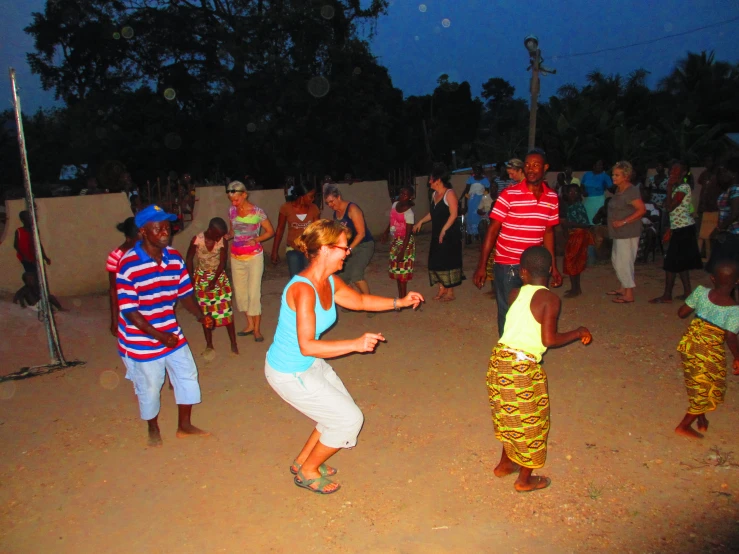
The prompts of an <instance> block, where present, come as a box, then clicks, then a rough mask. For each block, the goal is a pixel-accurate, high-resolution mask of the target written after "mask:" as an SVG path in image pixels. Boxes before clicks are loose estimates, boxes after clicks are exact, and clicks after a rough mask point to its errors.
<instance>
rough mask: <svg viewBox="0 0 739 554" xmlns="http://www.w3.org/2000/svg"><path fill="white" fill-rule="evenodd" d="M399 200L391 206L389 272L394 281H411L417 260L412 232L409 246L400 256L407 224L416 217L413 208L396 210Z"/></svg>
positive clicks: (412, 221) (411, 222) (411, 223)
mask: <svg viewBox="0 0 739 554" xmlns="http://www.w3.org/2000/svg"><path fill="white" fill-rule="evenodd" d="M397 205H398V203H397V202H395V203H394V204H393V207H392V208H390V264H389V267H388V274H389V275H390V278H391V279H393V280H394V281H410V280H411V279H413V266H414V264H415V261H416V241H415V238H414V237H413V235H412V234H411V236H410V238H409V239H408V246H407V247H406V249H405V251H404V252H403V256H402V257H401V256H400V249H401V248H402V247H403V243H404V242H405V236H406V232H407V227H406V225H409V224H410V225H413V223H414V222H415V218H414V215H413V210H412V209H410V208H408V209H407V210H406V211H404V212H398V211H397V210H396V206H397Z"/></svg>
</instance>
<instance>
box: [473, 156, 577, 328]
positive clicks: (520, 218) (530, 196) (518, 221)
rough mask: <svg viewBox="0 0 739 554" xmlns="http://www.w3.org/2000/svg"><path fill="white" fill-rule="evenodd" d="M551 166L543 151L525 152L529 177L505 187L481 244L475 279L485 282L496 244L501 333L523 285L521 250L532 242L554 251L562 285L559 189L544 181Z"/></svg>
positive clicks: (556, 279) (556, 278)
mask: <svg viewBox="0 0 739 554" xmlns="http://www.w3.org/2000/svg"><path fill="white" fill-rule="evenodd" d="M547 169H549V165H547V161H546V158H545V156H544V154H543V153H540V152H538V151H537V152H531V153H530V154H529V155H528V156H526V161H525V163H524V167H523V171H524V175H525V176H526V178H525V179H524V180H523V181H521V182H520V183H519V184H517V185H514V186H512V187H508V188H507V189H505V190H504V191H503V192H502V193H501V194H500V196H498V200H497V201H496V202H495V206H494V207H493V210H492V211H491V212H490V219H491V220H492V221H491V224H490V227H489V228H488V232H487V235H485V242H484V244H483V245H482V252H481V253H480V261H479V262H478V265H477V271H475V276H474V278H473V279H474V282H475V285H477V287H478V288H482V287H483V285H484V284H485V266H486V265H487V261H488V257H489V256H490V253H491V252H492V250H493V247H495V257H494V258H493V261H494V262H495V267H494V275H495V296H496V300H497V303H498V334H499V335H500V336H502V335H503V329H504V327H505V317H506V313H508V299H509V297H510V294H511V291H512V290H513V289H517V288H521V286H523V283H522V281H521V277H520V275H519V263H520V261H521V254H523V251H524V250H526V249H527V248H529V247H530V246H540V245H542V244H543V245H544V246H545V247H546V249H547V250H549V253H550V254H551V255H552V286H554V287H559V286H561V285H562V276H561V275H560V273H559V271H558V270H557V261H556V260H557V258H556V257H555V255H554V227H555V226H556V225H558V224H559V199H558V198H557V193H556V192H554V191H553V190H552V189H550V188H549V187H548V186H547V185H546V184H545V182H544V175H545V174H546V172H547Z"/></svg>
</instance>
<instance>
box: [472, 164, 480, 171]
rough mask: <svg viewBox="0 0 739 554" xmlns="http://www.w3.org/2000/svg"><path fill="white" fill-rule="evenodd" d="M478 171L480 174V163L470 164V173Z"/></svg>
mask: <svg viewBox="0 0 739 554" xmlns="http://www.w3.org/2000/svg"><path fill="white" fill-rule="evenodd" d="M477 170H479V171H480V173H482V164H481V163H474V164H472V171H477Z"/></svg>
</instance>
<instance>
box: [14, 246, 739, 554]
mask: <svg viewBox="0 0 739 554" xmlns="http://www.w3.org/2000/svg"><path fill="white" fill-rule="evenodd" d="M428 240H429V236H428V234H427V235H424V236H422V237H421V238H420V240H419V248H418V258H419V263H418V268H417V272H416V279H415V280H414V281H413V282H412V286H411V287H410V288H411V289H413V290H419V291H421V292H422V293H424V294H425V295H427V297H428V299H429V300H428V302H427V303H426V305H425V306H424V307H423V310H422V311H419V312H413V311H409V310H406V311H404V312H401V313H383V314H379V315H378V316H377V317H376V318H374V319H368V318H367V317H366V315H365V314H363V313H340V314H339V322H338V324H337V325H336V326H335V327H334V328H333V329H332V330H330V331H329V332H328V333H327V334H326V335H325V338H327V339H337V338H348V337H356V336H358V335H359V334H361V333H362V332H365V331H381V332H382V333H384V335H385V337H387V343H386V344H383V345H381V346H380V347H379V348H378V350H377V352H375V353H374V354H371V355H356V354H355V355H351V356H346V357H343V358H341V359H337V360H334V361H333V362H331V363H332V365H333V366H334V368H335V369H336V371H337V373H338V374H339V375H340V376H341V377H342V379H343V380H344V383H345V384H346V385H347V388H348V389H349V390H350V391H351V392H352V394H353V396H354V398H355V400H356V401H357V404H358V405H359V406H360V407H361V408H362V410H363V411H364V414H365V418H366V422H365V426H364V429H363V431H362V433H361V435H360V437H359V443H358V445H357V447H356V448H355V449H353V450H348V451H343V452H341V453H339V454H338V455H337V456H335V458H334V459H333V460H332V463H334V464H335V465H336V466H337V467H338V468H339V471H340V473H339V475H338V480H339V482H340V483H341V484H342V486H343V488H342V490H341V491H339V492H338V493H337V494H334V495H331V496H326V497H322V496H318V495H314V494H310V493H309V492H307V491H305V490H302V489H299V488H297V487H296V486H295V485H294V484H293V482H292V477H291V476H290V474H289V473H288V466H289V464H290V462H291V461H292V459H293V457H294V456H295V454H297V452H298V450H299V449H300V447H301V446H302V444H303V442H304V440H305V439H306V437H307V436H308V434H309V433H310V431H311V428H312V424H311V422H310V421H308V420H307V419H306V418H305V417H304V416H302V415H301V414H299V413H297V412H296V411H295V410H293V409H292V408H290V407H289V406H287V405H286V404H285V403H283V402H282V401H281V400H280V399H279V398H278V397H277V395H276V394H275V393H274V392H273V391H272V390H271V389H270V387H269V386H268V384H267V383H266V381H265V379H264V376H263V364H264V355H265V352H266V350H267V348H268V347H269V344H270V339H271V337H272V334H273V332H274V328H275V325H276V318H277V313H278V309H279V299H280V293H281V291H282V288H283V286H284V284H285V282H286V281H287V269H286V267H285V265H284V262H283V264H282V265H281V266H280V267H278V268H271V267H270V268H268V269H267V274H266V275H265V281H264V287H263V292H264V294H263V312H264V329H263V330H264V333H265V336H266V338H267V340H266V341H265V342H264V343H261V344H257V343H255V342H254V341H253V339H252V338H251V337H247V338H244V339H240V343H239V345H240V349H241V355H240V356H239V357H238V358H232V357H229V356H228V339H227V336H226V333H225V331H224V330H219V331H218V332H217V333H216V340H215V346H216V349H217V351H218V356H217V358H216V359H215V360H214V361H212V362H210V363H207V362H205V361H204V360H203V359H202V357H200V356H199V355H198V353H199V352H201V351H202V350H203V348H204V340H203V337H202V333H201V331H200V329H199V326H198V325H197V323H196V322H195V321H194V320H193V318H192V317H191V316H190V315H189V314H187V313H184V312H181V313H180V321H181V322H182V323H183V327H184V329H185V333H186V335H187V336H188V338H189V340H190V344H191V347H192V350H193V353H195V354H196V360H197V361H198V366H199V370H200V383H201V387H202V391H203V402H202V404H201V405H199V406H197V407H196V408H195V409H194V418H193V421H194V423H195V424H196V425H199V426H201V427H203V428H205V429H208V430H210V431H212V432H213V436H212V437H210V438H206V439H199V438H198V439H176V438H175V436H174V435H175V433H174V431H175V427H176V406H175V404H174V400H173V395H172V392H171V391H169V390H168V389H167V388H166V386H165V388H164V390H163V391H162V412H161V416H160V422H161V426H162V432H163V437H164V440H165V444H164V447H163V448H158V449H151V448H147V447H146V442H145V439H146V432H145V431H146V429H145V424H144V423H143V422H142V421H140V420H139V418H138V409H137V403H136V399H135V396H134V394H133V390H132V386H131V385H130V383H129V382H128V381H126V380H125V379H124V369H123V366H122V363H121V360H120V358H119V357H118V355H117V352H116V343H115V339H114V338H113V337H111V336H110V334H109V331H108V327H109V325H108V321H109V319H108V318H109V316H108V308H107V297H106V296H103V295H99V296H94V297H80V298H62V299H61V301H62V303H63V304H64V305H65V307H68V308H69V311H68V312H65V313H61V314H59V315H58V317H57V322H58V325H59V329H60V334H61V338H62V341H63V345H64V350H65V353H66V356H67V358H68V359H69V360H74V359H79V360H84V361H85V362H86V364H85V365H82V366H78V367H75V368H71V369H67V370H64V371H60V372H57V373H53V374H50V375H45V376H41V377H36V378H32V379H27V380H23V381H12V382H4V383H1V384H0V441H1V443H0V444H1V445H2V456H1V460H0V551H2V552H9V553H10V552H12V553H15V552H76V553H79V552H106V553H119V552H120V553H131V552H181V553H190V552H293V551H298V550H301V551H305V552H347V553H352V552H362V553H364V552H368V553H398V554H400V553H416V552H423V553H463V552H464V553H466V552H473V553H477V552H480V553H487V552H521V553H526V552H547V553H560V552H562V553H564V552H591V551H595V552H681V553H683V552H684V553H693V552H732V551H737V550H739V538H738V537H739V512H738V510H737V506H738V505H737V498H738V497H739V471H738V469H739V467H738V466H737V465H734V463H733V461H734V460H735V459H737V458H739V443H738V441H737V438H736V434H735V432H736V427H732V425H734V424H735V423H736V420H737V412H738V409H739V394H737V392H738V391H737V384H738V381H737V379H739V378H736V377H732V376H730V377H729V385H728V392H727V395H726V402H725V404H724V405H722V406H721V407H720V409H719V410H718V411H717V412H716V413H715V414H713V415H712V416H711V417H710V418H709V419H710V429H709V431H708V433H707V436H706V438H705V439H703V440H702V441H691V440H690V439H685V438H681V437H678V436H676V435H675V434H674V432H673V429H674V428H675V426H676V424H677V423H678V422H679V421H680V419H681V418H682V416H683V414H684V412H685V409H686V408H687V399H686V394H685V389H684V385H683V381H682V372H681V370H680V364H679V357H678V354H677V352H676V350H675V347H676V345H677V341H678V339H679V337H680V335H681V333H682V332H683V330H684V329H685V327H686V322H685V321H681V320H680V319H678V317H677V315H676V312H677V308H678V303H674V304H673V305H656V306H653V305H649V304H647V303H646V300H647V299H648V298H650V297H652V296H656V295H657V294H658V293H660V292H661V287H662V278H663V273H662V271H661V269H660V266H659V262H657V263H656V264H654V263H650V264H649V265H641V266H638V267H637V283H638V289H637V303H635V304H631V305H616V304H612V303H611V302H610V297H607V296H605V292H606V291H607V290H609V289H611V288H613V287H614V286H615V285H616V279H615V277H614V274H613V271H612V270H611V267H610V265H609V264H603V265H598V266H596V267H594V268H591V269H588V270H587V271H586V273H585V274H584V275H583V287H584V290H585V295H584V296H582V297H580V298H578V299H574V300H566V301H564V302H563V312H562V316H561V319H560V328H561V329H570V328H572V327H574V326H579V325H585V326H587V327H588V328H589V329H590V330H591V331H592V333H593V337H594V340H593V343H592V344H591V345H590V346H587V347H584V346H582V345H581V344H579V343H577V344H572V345H570V346H567V347H564V348H560V349H555V350H551V351H550V352H549V353H548V354H547V355H546V356H545V365H544V367H545V368H546V370H547V373H548V375H549V386H550V394H551V407H552V430H551V434H550V442H549V457H548V459H547V464H546V466H545V468H544V469H543V470H541V471H539V473H540V474H543V475H548V476H550V477H551V478H552V480H553V483H552V486H551V487H550V488H549V489H547V490H545V491H542V492H536V493H532V494H519V493H516V492H515V491H514V489H513V480H514V478H513V477H508V478H505V479H497V478H496V477H494V476H493V474H492V469H493V467H494V465H495V463H496V461H497V459H498V457H499V456H500V450H501V448H500V445H499V444H498V443H497V442H496V441H495V439H494V436H493V428H492V422H491V418H490V409H489V405H488V401H487V390H486V387H485V373H486V369H487V360H488V356H489V353H490V349H491V347H492V346H493V344H494V343H495V341H496V339H497V333H496V330H495V327H496V326H495V311H496V307H495V303H494V302H493V301H492V299H491V297H490V296H489V295H488V294H487V292H488V291H489V289H487V290H485V291H479V290H477V289H476V288H475V287H474V285H473V284H472V282H471V277H472V273H473V272H474V267H475V265H476V261H477V255H478V251H479V246H477V245H473V246H471V247H468V248H467V249H466V250H465V267H466V268H468V274H467V276H468V278H469V280H468V281H467V282H465V283H464V284H463V285H462V286H461V287H459V288H458V289H457V295H458V299H457V301H456V302H453V303H447V304H439V303H437V302H434V301H431V300H430V298H431V296H433V290H432V289H431V288H430V287H429V286H428V279H427V273H426V267H425V261H426V258H427V253H428ZM387 250H388V249H387V247H386V246H384V245H378V251H377V252H376V254H375V257H374V259H373V263H372V266H371V268H370V271H369V274H368V280H369V283H370V286H371V288H372V290H373V292H376V293H378V294H385V295H393V296H394V295H395V284H394V282H392V281H390V280H389V279H388V278H387V275H386V273H385V268H386V259H387ZM560 264H561V261H560ZM693 279H694V281H695V282H698V283H704V284H706V283H707V279H706V278H705V276H704V274H703V273H702V272H694V274H693ZM565 288H566V287H565ZM563 291H564V288H562V289H558V294H560V295H561V294H562V292H563ZM52 292H53V291H52ZM676 293H677V291H676ZM243 324H244V319H243V315H242V314H239V315H238V317H237V326H243ZM0 359H1V360H2V369H1V370H0V373H2V374H7V373H10V372H13V371H16V370H18V369H19V368H20V367H21V366H29V365H36V364H44V363H47V362H48V354H47V349H46V342H45V335H44V332H43V329H42V326H41V324H40V323H39V322H38V320H37V318H36V314H35V312H32V311H30V310H21V309H20V308H19V307H17V306H14V305H12V304H11V303H10V302H9V300H8V299H7V298H6V299H2V300H0ZM732 421H733V422H734V424H732V423H731V422H732ZM734 451H736V454H733V453H732V452H734Z"/></svg>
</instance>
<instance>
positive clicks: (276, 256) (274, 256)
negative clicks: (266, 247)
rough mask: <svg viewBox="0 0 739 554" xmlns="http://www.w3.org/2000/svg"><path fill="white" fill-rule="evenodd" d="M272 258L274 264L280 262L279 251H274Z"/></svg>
mask: <svg viewBox="0 0 739 554" xmlns="http://www.w3.org/2000/svg"><path fill="white" fill-rule="evenodd" d="M270 259H271V260H272V265H277V264H279V263H280V256H279V255H278V254H277V251H275V252H272V255H271V256H270Z"/></svg>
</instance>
